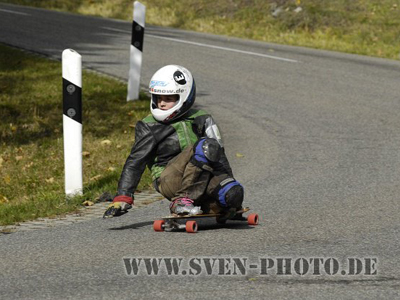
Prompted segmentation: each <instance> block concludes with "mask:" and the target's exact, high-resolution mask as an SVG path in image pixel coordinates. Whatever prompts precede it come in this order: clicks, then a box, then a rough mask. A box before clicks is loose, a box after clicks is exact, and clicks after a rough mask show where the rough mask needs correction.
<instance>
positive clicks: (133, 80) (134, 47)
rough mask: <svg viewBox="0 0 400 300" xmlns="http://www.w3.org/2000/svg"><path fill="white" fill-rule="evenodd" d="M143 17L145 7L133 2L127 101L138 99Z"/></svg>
mask: <svg viewBox="0 0 400 300" xmlns="http://www.w3.org/2000/svg"><path fill="white" fill-rule="evenodd" d="M145 16H146V6H144V5H143V4H142V3H140V2H139V1H135V2H134V4H133V22H132V40H131V50H130V51H131V52H130V67H129V79H128V95H127V101H130V100H135V99H139V88H140V73H141V69H142V52H143V40H144V25H145Z"/></svg>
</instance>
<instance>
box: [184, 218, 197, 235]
mask: <svg viewBox="0 0 400 300" xmlns="http://www.w3.org/2000/svg"><path fill="white" fill-rule="evenodd" d="M186 232H190V233H195V232H197V223H196V221H187V222H186Z"/></svg>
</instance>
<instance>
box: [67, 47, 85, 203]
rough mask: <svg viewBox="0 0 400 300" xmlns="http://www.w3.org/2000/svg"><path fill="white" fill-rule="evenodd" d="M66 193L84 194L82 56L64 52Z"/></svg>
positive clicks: (74, 52) (70, 50) (71, 194)
mask: <svg viewBox="0 0 400 300" xmlns="http://www.w3.org/2000/svg"><path fill="white" fill-rule="evenodd" d="M62 78H63V80H62V81H63V83H62V85H63V132H64V164H65V194H66V195H67V196H74V195H82V193H83V185H82V57H81V55H80V54H79V53H78V52H76V51H74V50H72V49H65V50H64V51H63V53H62Z"/></svg>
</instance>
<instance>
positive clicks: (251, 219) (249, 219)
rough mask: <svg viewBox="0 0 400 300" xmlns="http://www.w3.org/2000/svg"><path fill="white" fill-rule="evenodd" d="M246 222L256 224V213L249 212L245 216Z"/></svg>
mask: <svg viewBox="0 0 400 300" xmlns="http://www.w3.org/2000/svg"><path fill="white" fill-rule="evenodd" d="M247 223H248V224H249V225H258V214H250V215H249V216H248V217H247Z"/></svg>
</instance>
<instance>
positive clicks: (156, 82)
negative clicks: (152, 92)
mask: <svg viewBox="0 0 400 300" xmlns="http://www.w3.org/2000/svg"><path fill="white" fill-rule="evenodd" d="M167 85H168V82H165V81H160V80H152V81H150V87H151V88H152V87H155V86H167Z"/></svg>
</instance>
